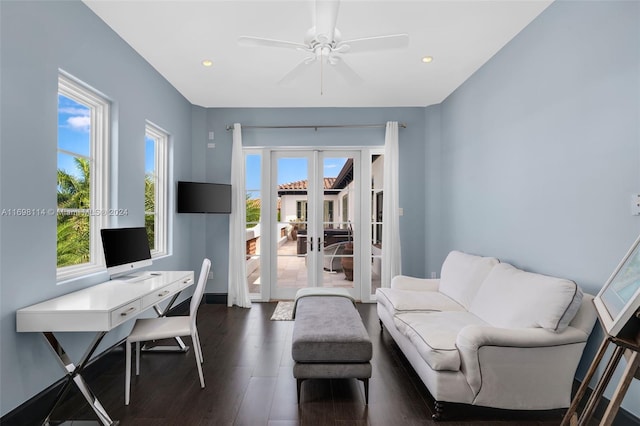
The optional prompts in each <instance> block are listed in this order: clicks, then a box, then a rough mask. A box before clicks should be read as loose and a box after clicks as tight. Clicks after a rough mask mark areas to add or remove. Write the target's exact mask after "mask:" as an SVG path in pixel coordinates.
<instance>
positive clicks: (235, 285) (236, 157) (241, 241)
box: [227, 123, 251, 308]
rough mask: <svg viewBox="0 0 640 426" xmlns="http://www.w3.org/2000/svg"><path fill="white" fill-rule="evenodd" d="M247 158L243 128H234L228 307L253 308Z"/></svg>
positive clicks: (235, 125)
mask: <svg viewBox="0 0 640 426" xmlns="http://www.w3.org/2000/svg"><path fill="white" fill-rule="evenodd" d="M244 168H245V166H244V155H243V153H242V128H241V127H240V124H238V123H235V124H234V125H233V148H232V151H231V216H230V217H229V295H228V297H227V305H228V306H233V305H238V306H240V307H241V308H250V307H251V299H250V298H249V284H248V282H247V266H246V265H247V260H246V243H247V231H246V220H247V212H246V210H247V205H246V195H245V188H244V175H245V170H244Z"/></svg>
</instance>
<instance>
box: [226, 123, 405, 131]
mask: <svg viewBox="0 0 640 426" xmlns="http://www.w3.org/2000/svg"><path fill="white" fill-rule="evenodd" d="M386 126H387V125H386V124H334V125H322V124H319V125H305V126H241V127H242V128H243V129H314V130H318V129H339V128H350V129H355V128H358V129H362V128H376V127H386ZM398 127H402V128H403V129H405V128H406V127H407V125H406V124H404V123H398ZM226 130H233V126H227V127H226Z"/></svg>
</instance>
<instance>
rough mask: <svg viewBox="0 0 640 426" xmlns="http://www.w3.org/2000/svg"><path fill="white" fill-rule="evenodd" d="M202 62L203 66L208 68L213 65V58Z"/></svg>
mask: <svg viewBox="0 0 640 426" xmlns="http://www.w3.org/2000/svg"><path fill="white" fill-rule="evenodd" d="M201 63H202V66H203V67H207V68H208V67H212V66H213V61H212V60H211V59H204V60H203V61H202V62H201Z"/></svg>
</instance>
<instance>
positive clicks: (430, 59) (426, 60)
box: [422, 56, 433, 64]
mask: <svg viewBox="0 0 640 426" xmlns="http://www.w3.org/2000/svg"><path fill="white" fill-rule="evenodd" d="M431 61H433V56H423V57H422V62H424V63H425V64H428V63H430V62H431Z"/></svg>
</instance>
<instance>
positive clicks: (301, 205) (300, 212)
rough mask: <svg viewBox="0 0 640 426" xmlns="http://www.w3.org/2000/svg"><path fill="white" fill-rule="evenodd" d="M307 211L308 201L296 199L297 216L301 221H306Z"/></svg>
mask: <svg viewBox="0 0 640 426" xmlns="http://www.w3.org/2000/svg"><path fill="white" fill-rule="evenodd" d="M307 213H308V212H307V201H306V200H302V201H296V218H297V219H298V220H299V221H301V222H306V221H307Z"/></svg>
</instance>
